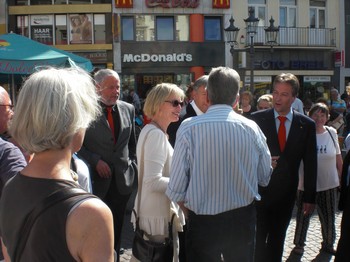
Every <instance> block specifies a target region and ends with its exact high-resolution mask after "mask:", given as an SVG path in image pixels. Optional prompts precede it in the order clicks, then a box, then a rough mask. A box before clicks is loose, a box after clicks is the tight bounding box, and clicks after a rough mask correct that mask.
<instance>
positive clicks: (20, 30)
mask: <svg viewBox="0 0 350 262" xmlns="http://www.w3.org/2000/svg"><path fill="white" fill-rule="evenodd" d="M28 25H29V22H28V16H27V15H25V16H17V27H16V33H17V34H19V35H23V36H26V37H29V29H28V28H29V27H28Z"/></svg>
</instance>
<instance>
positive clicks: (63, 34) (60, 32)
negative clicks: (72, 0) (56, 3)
mask: <svg viewBox="0 0 350 262" xmlns="http://www.w3.org/2000/svg"><path fill="white" fill-rule="evenodd" d="M55 20H56V26H55V28H56V32H55V35H56V45H66V44H67V43H68V42H67V16H66V15H56V16H55Z"/></svg>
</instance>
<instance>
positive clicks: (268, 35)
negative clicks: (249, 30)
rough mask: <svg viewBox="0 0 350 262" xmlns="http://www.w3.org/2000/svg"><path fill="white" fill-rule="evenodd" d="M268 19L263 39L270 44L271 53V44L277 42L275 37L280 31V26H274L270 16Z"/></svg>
mask: <svg viewBox="0 0 350 262" xmlns="http://www.w3.org/2000/svg"><path fill="white" fill-rule="evenodd" d="M269 21H270V26H269V27H267V28H265V39H266V44H268V45H270V46H271V50H270V52H271V53H273V46H274V45H277V44H278V43H277V37H278V33H279V31H280V27H276V26H275V25H274V24H273V23H274V22H275V20H274V19H273V18H272V16H271V19H270V20H269Z"/></svg>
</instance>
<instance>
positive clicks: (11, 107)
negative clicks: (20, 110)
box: [0, 105, 14, 110]
mask: <svg viewBox="0 0 350 262" xmlns="http://www.w3.org/2000/svg"><path fill="white" fill-rule="evenodd" d="M0 106H8V107H10V109H11V110H12V109H13V108H14V105H0Z"/></svg>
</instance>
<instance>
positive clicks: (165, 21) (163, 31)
mask: <svg viewBox="0 0 350 262" xmlns="http://www.w3.org/2000/svg"><path fill="white" fill-rule="evenodd" d="M156 30H157V31H156V32H157V40H159V41H172V40H174V35H175V34H174V17H169V16H158V17H157V18H156Z"/></svg>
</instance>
